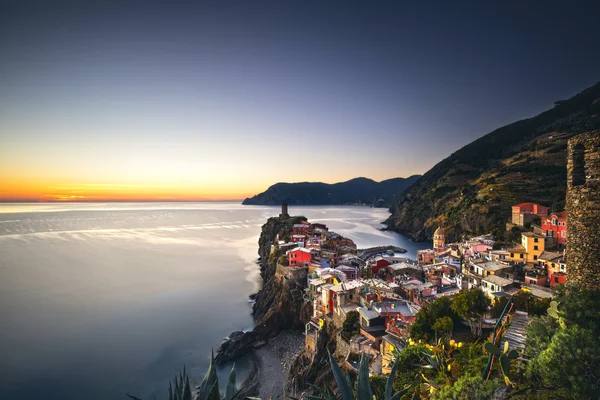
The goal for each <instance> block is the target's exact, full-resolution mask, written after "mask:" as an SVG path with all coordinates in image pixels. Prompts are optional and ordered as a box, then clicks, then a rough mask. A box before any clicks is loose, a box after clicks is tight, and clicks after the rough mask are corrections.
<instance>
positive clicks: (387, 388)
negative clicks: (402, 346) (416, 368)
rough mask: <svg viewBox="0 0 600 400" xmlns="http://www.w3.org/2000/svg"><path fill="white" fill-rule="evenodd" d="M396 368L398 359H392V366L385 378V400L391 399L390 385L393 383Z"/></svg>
mask: <svg viewBox="0 0 600 400" xmlns="http://www.w3.org/2000/svg"><path fill="white" fill-rule="evenodd" d="M397 369H398V359H397V358H396V361H394V366H393V367H392V371H391V372H390V375H389V376H388V378H387V382H386V383H385V397H384V399H385V400H391V399H392V386H393V385H394V379H395V378H396V370H397Z"/></svg>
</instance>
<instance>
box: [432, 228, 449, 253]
mask: <svg viewBox="0 0 600 400" xmlns="http://www.w3.org/2000/svg"><path fill="white" fill-rule="evenodd" d="M445 245H446V235H445V234H444V229H443V228H442V227H441V226H440V227H438V228H437V229H436V230H435V232H434V233H433V248H434V249H436V250H438V249H443V248H444V246H445Z"/></svg>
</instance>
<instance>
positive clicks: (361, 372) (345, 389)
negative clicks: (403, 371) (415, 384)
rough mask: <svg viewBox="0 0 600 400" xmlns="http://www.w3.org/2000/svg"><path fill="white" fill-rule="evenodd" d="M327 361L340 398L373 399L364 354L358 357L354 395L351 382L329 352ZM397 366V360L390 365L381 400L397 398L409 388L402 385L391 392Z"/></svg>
mask: <svg viewBox="0 0 600 400" xmlns="http://www.w3.org/2000/svg"><path fill="white" fill-rule="evenodd" d="M329 362H330V363H331V370H332V372H333V377H334V378H335V382H336V383H337V386H338V390H339V392H340V395H341V397H342V400H355V399H356V400H373V390H372V389H371V381H370V380H369V359H368V358H367V357H365V355H364V354H363V355H362V357H361V358H360V363H359V366H358V379H357V381H358V384H357V391H356V396H355V394H354V391H353V390H352V384H351V383H350V380H349V379H348V377H347V376H344V374H343V373H342V370H341V368H340V365H339V364H338V362H337V361H336V360H335V358H333V356H332V355H331V353H329ZM397 368H398V362H397V361H396V362H395V363H394V366H393V367H392V373H391V374H390V375H389V376H388V379H387V382H386V385H385V394H384V396H383V398H381V400H399V399H400V398H401V396H403V395H404V394H405V393H406V392H407V391H408V389H409V388H408V387H404V388H402V389H401V390H399V391H397V392H396V393H395V394H392V389H393V386H394V385H393V382H394V373H395V372H396V370H397Z"/></svg>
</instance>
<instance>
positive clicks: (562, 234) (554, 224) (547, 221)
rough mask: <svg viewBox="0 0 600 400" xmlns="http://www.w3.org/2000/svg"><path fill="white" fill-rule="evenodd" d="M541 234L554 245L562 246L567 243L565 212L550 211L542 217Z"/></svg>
mask: <svg viewBox="0 0 600 400" xmlns="http://www.w3.org/2000/svg"><path fill="white" fill-rule="evenodd" d="M542 235H544V236H546V238H552V239H550V240H551V242H552V244H553V245H555V246H560V247H563V246H565V245H566V244H567V212H566V211H561V212H558V213H552V214H550V215H549V216H548V217H546V218H542Z"/></svg>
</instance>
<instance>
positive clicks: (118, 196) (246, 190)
mask: <svg viewBox="0 0 600 400" xmlns="http://www.w3.org/2000/svg"><path fill="white" fill-rule="evenodd" d="M236 189H238V190H236ZM264 189H266V188H262V189H261V188H258V187H256V188H250V187H249V186H248V185H245V186H242V185H233V187H232V186H229V187H227V186H225V185H220V184H216V185H211V186H208V185H198V184H190V183H187V184H119V183H116V184H111V183H83V184H81V183H79V184H75V183H69V184H56V183H43V182H39V181H37V182H36V181H17V180H13V181H12V182H3V184H2V185H0V201H4V202H6V201H8V202H11V201H15V202H19V201H30V202H64V201H75V202H77V201H80V202H81V201H87V202H90V201H100V202H102V201H128V202H137V201H210V200H240V199H243V198H246V197H249V196H253V195H254V194H256V193H259V192H260V191H262V190H264Z"/></svg>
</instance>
